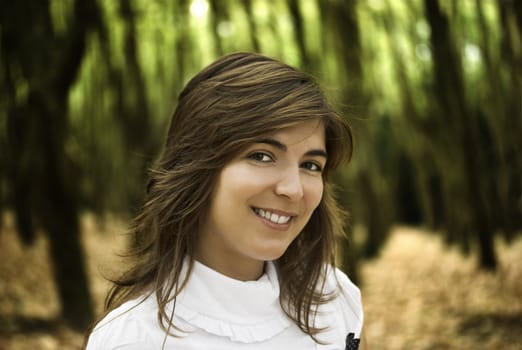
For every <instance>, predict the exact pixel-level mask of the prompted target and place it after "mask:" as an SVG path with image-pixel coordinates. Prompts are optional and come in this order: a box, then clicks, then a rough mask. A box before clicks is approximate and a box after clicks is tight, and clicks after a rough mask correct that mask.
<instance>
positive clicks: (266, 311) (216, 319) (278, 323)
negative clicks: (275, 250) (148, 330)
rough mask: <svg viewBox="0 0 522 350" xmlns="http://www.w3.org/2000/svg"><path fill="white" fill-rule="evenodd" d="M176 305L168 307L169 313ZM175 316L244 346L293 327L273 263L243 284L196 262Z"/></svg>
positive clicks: (181, 294)
mask: <svg viewBox="0 0 522 350" xmlns="http://www.w3.org/2000/svg"><path fill="white" fill-rule="evenodd" d="M187 266H188V265H187V263H185V267H184V268H185V269H186V267H187ZM173 306H174V304H170V305H169V306H168V308H169V309H170V310H169V312H170V311H171V310H172V307H173ZM175 315H176V317H178V318H180V319H182V320H183V321H185V322H186V323H188V324H189V325H191V326H194V327H197V328H200V329H202V330H204V331H206V332H208V333H210V334H214V335H217V336H223V337H228V338H229V339H230V340H232V341H234V342H242V343H254V342H261V341H264V340H267V339H270V338H272V337H274V336H276V335H277V334H279V333H281V332H283V331H284V330H285V329H286V328H288V327H289V326H290V325H291V324H292V321H291V320H290V319H289V318H288V316H287V315H286V314H285V313H284V312H283V310H282V309H281V307H280V305H279V282H278V277H277V271H276V269H275V266H274V264H273V263H271V262H268V263H267V266H266V271H265V274H264V275H263V276H262V277H261V278H260V279H259V280H257V281H247V282H243V281H238V280H235V279H232V278H229V277H227V276H225V275H222V274H220V273H218V272H216V271H214V270H212V269H210V268H208V267H206V266H205V265H203V264H201V263H199V262H197V261H195V262H194V267H193V270H192V273H191V275H190V277H189V282H188V283H187V285H186V286H185V288H184V289H183V290H182V291H181V293H180V294H179V295H178V297H177V298H176V302H175Z"/></svg>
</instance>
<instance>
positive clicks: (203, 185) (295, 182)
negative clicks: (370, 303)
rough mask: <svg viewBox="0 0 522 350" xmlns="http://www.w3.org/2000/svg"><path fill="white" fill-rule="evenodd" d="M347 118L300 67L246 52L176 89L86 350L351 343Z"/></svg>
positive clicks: (354, 327)
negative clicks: (339, 172) (339, 185)
mask: <svg viewBox="0 0 522 350" xmlns="http://www.w3.org/2000/svg"><path fill="white" fill-rule="evenodd" d="M351 152H352V137H351V133H350V129H349V127H348V125H347V124H346V123H345V122H344V121H343V119H342V118H341V117H340V116H339V115H338V114H337V113H336V112H334V111H333V110H332V109H331V108H330V107H329V105H328V104H327V102H326V100H325V98H324V96H323V95H322V93H321V91H320V89H319V88H318V86H317V85H316V84H315V83H314V82H313V81H312V79H311V78H310V77H308V76H307V75H305V74H303V73H301V72H299V71H297V70H295V69H294V68H292V67H289V66H287V65H285V64H283V63H281V62H278V61H276V60H273V59H270V58H267V57H264V56H261V55H258V54H252V53H235V54H230V55H227V56H224V57H222V58H220V59H219V60H217V61H216V62H214V63H212V64H211V65H210V66H208V67H207V68H205V69H203V70H202V71H201V72H200V73H199V74H197V75H196V76H195V77H194V78H193V79H192V80H191V81H190V82H189V83H188V84H187V86H186V87H185V88H184V90H183V91H182V92H181V94H180V95H179V98H178V105H177V108H176V110H175V112H174V115H173V117H172V121H171V125H170V128H169V131H168V135H167V141H166V144H165V147H164V151H163V154H162V155H161V158H160V159H159V162H158V164H157V166H156V167H155V168H154V169H153V171H152V172H151V179H150V182H149V184H148V193H147V198H146V202H145V204H144V206H143V208H142V210H141V212H140V213H139V215H138V216H137V217H136V219H135V225H134V226H133V229H132V233H133V234H135V236H136V238H137V241H138V242H139V247H138V248H137V249H136V251H135V252H134V254H135V257H136V263H135V265H134V266H133V267H132V268H131V269H130V270H129V271H128V272H127V273H125V274H124V275H123V276H122V277H121V278H120V279H119V280H117V281H116V282H115V285H114V287H113V288H112V290H111V292H110V293H109V295H108V297H107V300H106V310H107V313H106V314H105V316H104V317H103V319H102V320H101V321H100V322H99V323H98V324H97V325H96V327H95V328H94V330H93V331H92V332H90V334H89V335H88V344H87V349H88V350H92V349H162V348H164V349H357V348H358V344H359V340H358V338H359V337H360V334H361V330H362V321H363V319H362V306H361V301H360V293H359V290H358V288H357V287H356V286H355V285H353V284H352V283H351V282H350V281H349V279H348V277H347V276H346V275H345V274H343V273H342V272H341V271H339V270H338V269H336V268H335V267H334V266H335V265H334V241H335V239H336V237H337V236H341V235H342V234H343V220H344V218H343V215H342V211H341V210H340V209H339V207H338V206H337V204H336V202H335V200H334V195H333V192H332V186H331V184H330V182H329V179H328V175H329V173H330V171H331V170H332V169H335V168H336V167H337V166H338V165H339V164H340V163H341V162H342V161H343V160H349V158H350V156H351Z"/></svg>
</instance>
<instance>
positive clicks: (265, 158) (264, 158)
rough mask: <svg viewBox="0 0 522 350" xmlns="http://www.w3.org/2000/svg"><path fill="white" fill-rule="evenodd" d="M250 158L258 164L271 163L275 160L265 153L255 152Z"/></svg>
mask: <svg viewBox="0 0 522 350" xmlns="http://www.w3.org/2000/svg"><path fill="white" fill-rule="evenodd" d="M248 158H250V159H253V160H255V161H258V162H264V163H266V162H271V161H272V160H273V159H272V157H271V156H270V155H268V154H266V153H263V152H254V153H251V154H250V155H249V156H248Z"/></svg>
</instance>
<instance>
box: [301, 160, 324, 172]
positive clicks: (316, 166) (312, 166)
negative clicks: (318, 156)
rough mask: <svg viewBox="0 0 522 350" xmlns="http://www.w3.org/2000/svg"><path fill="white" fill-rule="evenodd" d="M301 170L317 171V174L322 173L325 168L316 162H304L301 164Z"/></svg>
mask: <svg viewBox="0 0 522 350" xmlns="http://www.w3.org/2000/svg"><path fill="white" fill-rule="evenodd" d="M301 168H304V169H306V170H310V171H315V172H322V171H323V168H322V167H321V165H319V164H317V163H315V162H304V163H303V164H301Z"/></svg>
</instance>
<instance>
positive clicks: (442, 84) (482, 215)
mask: <svg viewBox="0 0 522 350" xmlns="http://www.w3.org/2000/svg"><path fill="white" fill-rule="evenodd" d="M424 4H425V7H426V17H427V19H428V22H429V24H430V27H431V43H432V47H433V56H434V58H433V59H434V83H435V86H434V89H435V91H434V93H435V98H436V101H437V108H438V114H440V115H444V116H446V120H445V122H446V124H447V126H448V134H449V135H448V137H449V138H450V140H449V144H448V147H451V148H453V149H454V153H453V154H454V157H455V162H454V163H453V167H454V169H453V171H457V172H459V173H460V174H459V175H460V176H458V177H457V178H456V179H455V181H454V182H451V183H448V185H449V187H448V193H447V195H448V197H447V198H448V204H449V203H450V201H455V198H456V197H457V198H458V196H460V195H463V197H461V200H462V199H464V202H467V203H468V205H469V213H467V215H466V214H464V213H458V212H455V211H454V204H455V203H453V205H451V206H450V205H448V209H449V210H450V212H448V214H449V213H453V215H463V214H464V215H465V219H464V224H463V226H465V227H461V228H460V229H461V230H462V231H460V232H455V231H453V232H452V227H451V226H448V227H447V228H448V230H449V232H448V234H450V235H451V234H461V235H465V237H469V236H471V235H474V234H476V235H477V239H478V242H479V248H480V266H481V267H483V268H486V269H495V267H496V264H497V261H496V256H495V251H494V245H493V232H492V230H493V227H492V225H491V221H490V220H489V216H488V212H487V209H486V205H485V200H486V199H485V198H484V195H483V193H481V191H480V190H479V189H480V188H481V186H480V183H479V181H478V176H477V174H478V171H479V165H478V160H477V154H476V150H477V149H479V147H478V144H477V141H476V131H475V130H474V127H475V123H474V122H473V121H472V120H471V119H470V118H471V116H470V111H469V110H468V107H467V103H466V97H465V93H464V82H463V77H462V70H461V67H460V59H459V56H458V53H457V49H456V47H455V44H454V40H453V37H452V35H451V31H450V27H449V22H448V18H447V17H446V15H445V14H444V13H443V11H442V10H441V8H440V6H439V2H438V0H424ZM449 166H450V164H448V167H449ZM446 179H448V180H451V177H449V176H448V177H446V178H445V180H446ZM455 219H456V218H455ZM464 230H469V231H468V232H464Z"/></svg>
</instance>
